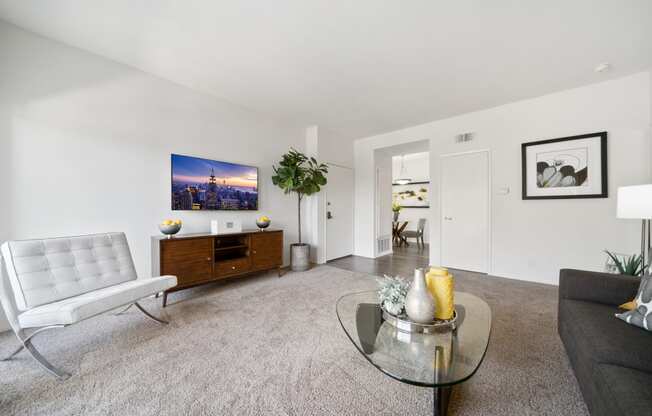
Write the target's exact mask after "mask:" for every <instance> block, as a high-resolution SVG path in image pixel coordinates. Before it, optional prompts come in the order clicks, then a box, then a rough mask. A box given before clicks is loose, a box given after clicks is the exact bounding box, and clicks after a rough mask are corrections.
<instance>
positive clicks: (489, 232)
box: [437, 149, 494, 274]
mask: <svg viewBox="0 0 652 416" xmlns="http://www.w3.org/2000/svg"><path fill="white" fill-rule="evenodd" d="M475 153H486V154H487V254H486V255H487V262H486V264H487V271H486V272H487V274H491V273H492V272H493V269H494V265H493V222H494V218H493V209H492V205H493V192H492V183H493V181H492V172H493V169H492V165H493V163H492V162H493V160H492V152H491V149H479V150H469V151H466V152H457V153H445V154H442V155H439V161H440V162H439V166H438V167H437V170H438V174H439V180H438V186H439V189H438V194H439V218H437V221H438V222H439V261H440V262H442V263H443V260H444V259H443V257H442V254H443V253H442V251H443V249H442V247H443V244H444V239H443V232H442V231H443V225H444V224H443V222H442V215H443V213H442V206H443V205H442V196H443V192H442V189H443V187H442V174H441V166H442V159H444V158H449V157H455V156H464V155H469V154H475Z"/></svg>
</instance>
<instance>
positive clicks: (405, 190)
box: [392, 182, 430, 208]
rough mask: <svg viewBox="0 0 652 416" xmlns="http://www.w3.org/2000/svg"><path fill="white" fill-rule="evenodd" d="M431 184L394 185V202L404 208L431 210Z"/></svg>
mask: <svg viewBox="0 0 652 416" xmlns="http://www.w3.org/2000/svg"><path fill="white" fill-rule="evenodd" d="M429 193H430V182H412V183H409V184H406V185H400V184H396V183H395V184H392V200H393V201H394V202H395V203H397V204H399V205H400V206H401V207H402V208H430V198H429V195H428V194H429Z"/></svg>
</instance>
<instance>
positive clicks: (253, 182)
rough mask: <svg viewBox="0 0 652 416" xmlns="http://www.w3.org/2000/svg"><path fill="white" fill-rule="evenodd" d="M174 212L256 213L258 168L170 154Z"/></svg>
mask: <svg viewBox="0 0 652 416" xmlns="http://www.w3.org/2000/svg"><path fill="white" fill-rule="evenodd" d="M171 159H172V161H171V164H172V209H173V210H175V211H181V210H183V211H185V210H194V211H203V210H231V211H235V210H257V209H258V168H256V167H254V166H247V165H240V164H237V163H229V162H220V161H216V160H210V159H202V158H199V157H192V156H184V155H176V154H172V156H171Z"/></svg>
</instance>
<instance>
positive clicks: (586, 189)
mask: <svg viewBox="0 0 652 416" xmlns="http://www.w3.org/2000/svg"><path fill="white" fill-rule="evenodd" d="M521 158H522V162H521V163H522V181H523V183H522V185H523V199H570V198H607V196H608V192H607V132H604V131H603V132H599V133H592V134H582V135H580V136H571V137H561V138H559V139H551V140H541V141H537V142H529V143H523V144H521Z"/></svg>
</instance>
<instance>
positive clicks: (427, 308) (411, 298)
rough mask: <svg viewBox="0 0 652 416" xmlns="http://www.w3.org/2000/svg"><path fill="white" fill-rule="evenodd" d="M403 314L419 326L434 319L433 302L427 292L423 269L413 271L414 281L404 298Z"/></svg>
mask: <svg viewBox="0 0 652 416" xmlns="http://www.w3.org/2000/svg"><path fill="white" fill-rule="evenodd" d="M405 312H406V313H407V316H408V317H409V318H410V319H411V320H412V321H414V322H418V323H421V324H426V323H429V322H432V321H433V320H434V319H435V300H434V299H433V298H432V295H431V294H430V291H428V286H427V285H426V276H425V275H424V274H423V269H414V280H413V281H412V284H411V285H410V289H409V290H408V292H407V296H406V297H405Z"/></svg>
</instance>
